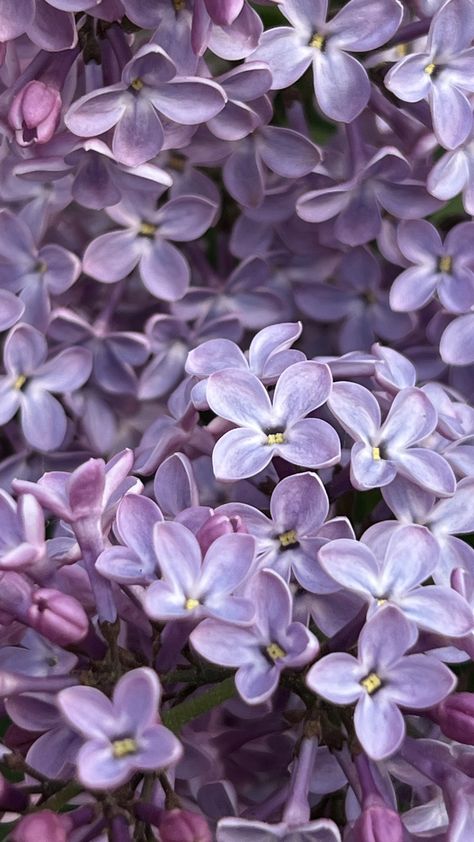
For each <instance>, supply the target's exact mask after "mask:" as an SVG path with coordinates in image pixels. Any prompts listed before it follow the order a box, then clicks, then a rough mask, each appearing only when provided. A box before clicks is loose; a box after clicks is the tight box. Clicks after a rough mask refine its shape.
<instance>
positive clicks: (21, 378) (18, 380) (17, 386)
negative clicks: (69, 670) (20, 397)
mask: <svg viewBox="0 0 474 842" xmlns="http://www.w3.org/2000/svg"><path fill="white" fill-rule="evenodd" d="M25 383H26V377H25V375H24V374H19V375H18V377H17V378H16V380H15V382H14V384H13V386H14V388H15V389H18V390H20V389H21V388H23V386H24V385H25Z"/></svg>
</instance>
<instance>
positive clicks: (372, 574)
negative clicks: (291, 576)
mask: <svg viewBox="0 0 474 842" xmlns="http://www.w3.org/2000/svg"><path fill="white" fill-rule="evenodd" d="M318 559H319V562H320V564H321V566H322V567H323V569H324V570H325V571H326V572H327V573H328V574H329V576H331V577H332V578H333V579H334V580H335V581H336V582H338V583H339V584H340V585H342V587H344V588H348V589H349V590H353V591H355V592H356V593H360V594H361V596H363V597H366V598H367V596H368V595H372V596H375V597H378V596H381V594H379V579H380V568H379V565H378V564H377V562H376V559H375V558H374V556H373V554H372V552H371V551H370V550H369V548H368V547H366V546H364V544H360V543H359V542H358V541H351V540H350V539H347V538H339V539H336V540H335V541H329V543H328V544H325V545H324V546H323V547H321V549H320V551H319V555H318Z"/></svg>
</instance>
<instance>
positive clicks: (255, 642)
mask: <svg viewBox="0 0 474 842" xmlns="http://www.w3.org/2000/svg"><path fill="white" fill-rule="evenodd" d="M249 588H250V590H249V594H251V596H252V600H253V603H254V606H255V619H254V625H253V626H251V627H250V628H242V627H239V626H235V625H232V624H230V623H223V622H221V621H220V620H204V621H203V622H202V623H200V624H199V626H198V627H197V628H196V629H194V631H193V632H192V633H191V636H190V641H191V643H192V645H193V647H194V648H195V649H196V651H197V652H198V653H199V654H200V655H202V656H203V657H204V658H206V659H207V660H208V661H211V662H212V663H217V664H222V666H226V667H238V670H237V673H236V676H235V686H236V687H237V690H238V692H239V694H240V696H241V697H242V698H243V699H244V701H246V702H247V704H250V705H256V704H259V703H260V702H264V701H265V700H266V699H269V698H270V696H271V695H272V694H273V693H274V691H275V690H276V688H277V686H278V681H279V678H280V673H281V671H282V670H283V669H285V667H293V668H295V667H301V666H304V665H305V664H307V663H309V662H310V661H311V660H312V659H313V658H314V657H315V655H316V654H317V652H318V642H317V640H316V638H315V637H313V635H312V634H311V632H309V631H308V629H307V628H306V627H305V626H303V624H302V623H298V622H296V623H293V622H292V621H291V608H292V605H291V603H292V600H291V593H290V590H289V588H288V586H287V585H286V584H285V582H284V581H283V579H282V578H281V577H280V576H278V574H277V573H274V572H273V571H272V570H263V571H261V572H260V573H257V575H256V576H255V577H254V578H253V579H252V581H251V584H250V586H249Z"/></svg>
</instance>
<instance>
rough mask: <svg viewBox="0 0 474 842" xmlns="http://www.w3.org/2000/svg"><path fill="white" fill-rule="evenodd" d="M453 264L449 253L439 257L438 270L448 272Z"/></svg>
mask: <svg viewBox="0 0 474 842" xmlns="http://www.w3.org/2000/svg"><path fill="white" fill-rule="evenodd" d="M452 266H453V258H452V257H451V256H450V255H449V254H445V255H444V256H443V257H440V259H439V263H438V269H439V271H440V272H450V271H451V269H452Z"/></svg>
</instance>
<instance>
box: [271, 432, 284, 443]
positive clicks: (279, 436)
mask: <svg viewBox="0 0 474 842" xmlns="http://www.w3.org/2000/svg"><path fill="white" fill-rule="evenodd" d="M284 442H285V436H284V433H270V435H268V436H267V444H284Z"/></svg>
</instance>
